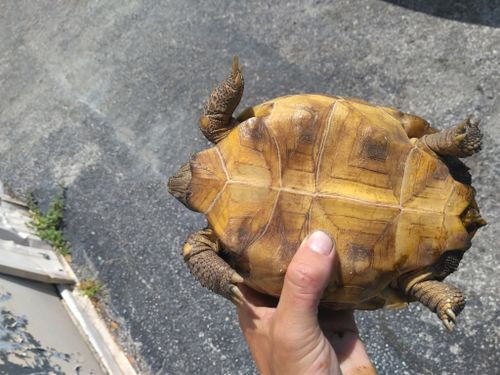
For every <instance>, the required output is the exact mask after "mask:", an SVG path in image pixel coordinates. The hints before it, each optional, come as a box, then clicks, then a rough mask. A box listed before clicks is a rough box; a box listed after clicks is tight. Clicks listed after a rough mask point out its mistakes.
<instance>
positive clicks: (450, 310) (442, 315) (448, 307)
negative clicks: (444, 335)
mask: <svg viewBox="0 0 500 375" xmlns="http://www.w3.org/2000/svg"><path fill="white" fill-rule="evenodd" d="M445 285H446V284H445ZM454 289H455V290H453V291H452V292H451V293H449V294H447V295H446V297H445V298H444V299H442V300H441V301H440V302H439V303H438V306H437V307H436V314H437V315H438V317H439V319H441V321H442V322H443V325H444V326H445V327H446V329H447V330H448V331H450V332H451V331H452V330H453V327H454V326H455V324H456V322H457V315H458V314H459V313H460V312H461V311H462V310H463V308H464V306H465V298H464V296H463V295H462V293H461V292H460V291H459V290H458V289H456V288H454Z"/></svg>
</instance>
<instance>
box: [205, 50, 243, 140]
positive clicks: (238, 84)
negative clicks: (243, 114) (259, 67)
mask: <svg viewBox="0 0 500 375" xmlns="http://www.w3.org/2000/svg"><path fill="white" fill-rule="evenodd" d="M242 95H243V76H242V75H241V70H240V67H239V66H238V58H237V57H236V56H235V57H234V58H233V67H232V71H231V74H229V76H228V77H227V78H226V79H225V80H224V81H223V82H222V83H221V84H220V85H218V86H217V87H216V88H215V89H214V90H213V91H212V93H211V94H210V99H208V103H207V104H206V105H205V107H204V110H203V116H202V117H201V118H200V129H201V131H202V133H203V135H205V137H207V139H208V140H209V141H211V142H213V143H217V142H219V141H220V140H221V139H223V138H224V137H225V136H226V135H227V134H228V133H229V132H230V131H231V129H232V128H234V127H235V126H236V125H238V121H236V119H234V118H233V112H234V110H235V109H236V107H237V106H238V104H239V103H240V100H241V96H242Z"/></svg>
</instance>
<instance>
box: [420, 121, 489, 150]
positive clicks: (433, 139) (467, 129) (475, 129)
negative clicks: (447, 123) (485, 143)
mask: <svg viewBox="0 0 500 375" xmlns="http://www.w3.org/2000/svg"><path fill="white" fill-rule="evenodd" d="M482 138H483V135H482V134H481V130H480V128H479V121H473V120H472V119H471V117H470V116H469V117H467V118H466V119H465V120H464V121H463V122H461V123H460V124H458V125H457V126H455V127H453V128H450V129H447V130H444V131H441V132H438V133H434V134H427V135H425V136H424V137H423V140H424V142H425V144H426V145H427V146H428V147H429V148H430V149H431V150H433V151H434V152H435V153H436V154H438V155H441V156H445V155H450V156H456V157H459V158H463V157H467V156H471V155H473V154H475V153H476V152H478V151H480V150H481V141H482Z"/></svg>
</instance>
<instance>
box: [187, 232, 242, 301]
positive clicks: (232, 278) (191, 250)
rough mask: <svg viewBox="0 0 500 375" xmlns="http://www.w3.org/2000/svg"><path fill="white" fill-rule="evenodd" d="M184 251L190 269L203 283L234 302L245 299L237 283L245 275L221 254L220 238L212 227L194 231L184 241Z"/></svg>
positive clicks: (240, 281)
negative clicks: (238, 271)
mask: <svg viewBox="0 0 500 375" xmlns="http://www.w3.org/2000/svg"><path fill="white" fill-rule="evenodd" d="M182 252H183V255H184V260H185V261H186V263H187V265H188V267H189V270H190V271H191V273H192V274H193V275H194V276H195V277H196V278H197V279H198V281H199V282H200V283H201V285H203V286H204V287H206V288H208V289H210V290H212V291H214V292H215V293H217V294H220V295H221V296H223V297H225V298H227V299H229V300H230V301H232V302H233V303H234V304H242V303H243V302H244V301H245V298H244V297H243V294H242V293H241V291H240V289H239V288H238V286H237V285H236V284H239V283H242V282H243V281H244V280H243V277H241V276H240V275H239V274H238V273H237V272H236V271H235V270H233V269H232V268H231V267H230V266H229V264H227V263H226V262H225V261H224V260H223V259H222V258H221V257H220V256H219V253H220V244H219V240H218V239H217V238H216V236H215V234H214V233H213V231H212V229H204V230H200V231H198V232H194V233H192V234H191V235H190V236H189V237H188V239H187V240H186V242H185V243H184V247H183V249H182Z"/></svg>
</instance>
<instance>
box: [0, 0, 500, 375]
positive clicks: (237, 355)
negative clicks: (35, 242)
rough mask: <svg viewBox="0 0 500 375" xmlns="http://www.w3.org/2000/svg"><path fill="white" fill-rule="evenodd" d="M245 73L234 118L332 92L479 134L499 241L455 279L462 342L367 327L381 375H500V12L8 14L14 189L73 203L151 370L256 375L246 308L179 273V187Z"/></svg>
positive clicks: (123, 330)
mask: <svg viewBox="0 0 500 375" xmlns="http://www.w3.org/2000/svg"><path fill="white" fill-rule="evenodd" d="M394 3H401V5H402V6H398V5H395V4H394ZM428 3H430V2H428ZM436 3H437V2H436ZM233 54H237V55H239V56H240V59H241V61H242V63H243V65H244V75H245V78H246V90H245V94H244V98H243V102H242V106H241V107H240V108H243V107H245V106H246V105H250V104H255V103H258V102H261V101H263V100H266V99H269V98H272V97H275V96H279V95H284V94H291V93H297V92H320V93H322V92H323V93H331V94H338V95H343V96H354V97H360V98H363V99H366V100H369V101H373V102H376V103H380V104H384V105H388V106H394V107H398V108H400V109H402V110H403V111H407V112H413V113H416V114H419V115H421V116H423V117H425V118H427V119H428V120H429V121H431V123H432V124H433V125H434V126H436V127H438V128H443V127H446V126H449V125H451V124H454V123H456V122H458V121H461V120H462V119H463V118H464V117H465V116H466V115H467V114H469V113H470V114H473V115H475V116H476V117H479V118H481V119H482V123H483V124H484V127H483V129H484V133H485V137H484V150H483V151H482V152H481V153H480V154H479V155H476V156H474V157H471V158H469V159H468V160H467V164H468V165H469V166H470V167H471V168H472V174H473V179H474V181H475V182H474V185H475V186H476V188H477V191H478V202H479V206H480V207H481V209H482V212H483V216H484V217H485V218H486V220H487V221H488V222H489V223H490V224H489V225H488V226H487V227H485V228H483V229H481V230H480V231H479V233H478V235H477V236H476V238H475V240H474V243H473V247H472V248H471V250H470V251H469V252H468V253H467V254H466V256H465V257H464V260H463V262H462V265H461V267H460V269H459V271H458V272H457V273H456V274H454V275H452V276H451V277H450V278H449V280H451V281H453V282H454V283H455V284H456V285H457V286H459V287H460V288H461V289H462V290H464V291H465V293H466V294H467V296H468V305H467V307H466V309H465V310H464V312H463V313H462V314H461V315H460V317H459V326H458V328H457V329H456V331H455V332H453V333H451V334H448V333H446V332H445V331H444V330H443V328H442V327H441V324H440V323H439V322H438V320H437V319H436V318H435V316H434V315H433V314H431V313H430V312H429V311H427V310H425V309H424V308H421V307H420V306H417V305H415V306H411V307H410V308H409V309H405V310H399V311H377V312H361V313H358V314H357V319H358V323H359V326H360V330H361V333H362V336H363V338H364V340H365V343H366V345H367V348H368V350H369V352H370V355H371V357H372V359H373V361H374V363H375V364H376V366H377V368H378V370H379V372H380V373H381V374H438V373H439V374H498V373H500V364H499V354H498V353H499V352H500V328H499V327H500V312H499V308H498V303H499V302H500V276H499V275H500V273H499V262H500V248H499V240H498V236H499V234H500V224H499V212H500V211H499V208H500V207H499V206H500V193H499V186H500V167H499V163H498V155H499V152H500V141H499V139H500V96H499V95H498V93H499V91H500V2H499V1H486V0H483V1H454V2H453V1H443V2H439V4H435V5H432V4H430V5H429V4H427V3H426V2H423V1H391V2H385V1H378V0H363V1H347V0H341V1H335V2H333V1H300V2H299V1H291V2H257V1H248V2H237V1H204V2H197V1H162V2H160V1H143V2H140V1H118V0H110V1H107V2H80V1H76V0H73V1H66V2H57V3H56V2H52V1H37V2H27V1H11V2H8V1H6V2H4V3H3V4H2V12H1V13H0V179H1V180H2V181H3V182H4V184H5V185H6V186H8V187H10V189H12V190H13V191H14V192H16V193H18V194H21V193H23V192H25V191H26V190H28V189H31V190H33V191H34V192H35V194H36V196H37V197H38V198H39V200H40V201H41V203H42V204H47V202H48V200H49V198H50V197H51V196H52V195H53V194H54V192H55V191H56V187H57V183H58V182H61V181H62V182H64V183H65V184H66V186H67V210H66V217H65V221H66V229H65V234H66V236H67V237H68V239H69V240H70V241H71V244H72V247H73V258H74V264H75V267H76V268H77V270H78V273H79V274H80V275H83V276H89V275H91V276H96V277H97V278H98V279H99V280H101V281H102V282H104V283H105V285H106V291H107V297H106V307H107V309H106V310H107V312H108V314H109V316H110V317H111V318H112V319H114V320H116V321H117V322H119V323H120V325H121V326H120V329H119V330H118V332H119V336H120V340H121V341H122V342H123V344H124V346H125V348H126V350H127V351H128V352H129V353H130V355H131V356H133V357H134V358H135V361H136V364H137V365H138V367H139V368H140V369H141V370H142V371H143V372H144V373H151V374H188V373H189V374H255V373H256V370H255V368H254V366H253V363H252V360H251V357H250V355H249V353H248V351H247V349H246V344H245V343H244V341H243V339H242V337H241V334H240V332H239V329H238V325H237V320H236V316H235V313H234V309H233V307H232V306H231V305H230V304H229V303H228V302H226V301H224V300H222V299H221V298H219V297H218V296H215V295H212V294H210V293H208V292H207V291H206V290H204V289H202V288H201V287H200V286H199V285H198V283H196V282H195V281H194V280H193V279H192V277H191V276H190V275H189V272H188V271H187V269H186V267H185V266H184V264H183V261H182V259H181V256H180V248H181V244H182V242H183V241H184V239H185V237H186V236H187V235H188V234H189V233H190V232H192V231H194V230H196V229H199V228H201V227H202V226H203V225H204V220H203V218H202V217H201V216H199V215H196V214H194V213H191V212H188V211H187V210H186V209H185V208H184V207H183V206H181V205H180V204H179V203H178V202H177V201H175V200H174V199H173V198H171V197H169V196H168V195H167V193H166V187H165V183H166V180H167V178H168V176H170V175H171V174H172V173H173V172H174V171H175V170H176V169H177V168H178V166H179V165H180V164H181V163H183V162H184V161H185V160H187V158H188V157H189V155H190V154H192V153H193V152H196V151H198V150H200V149H203V148H205V147H207V146H208V143H207V141H206V140H205V139H204V138H203V137H202V135H201V133H200V132H199V131H198V129H197V120H198V116H199V115H200V111H201V108H202V105H203V103H204V102H205V100H206V99H207V98H208V95H209V92H210V89H211V88H212V87H213V86H214V85H215V84H216V83H217V82H218V81H219V80H221V79H222V78H223V77H224V76H225V75H226V74H227V72H228V71H229V68H230V62H231V57H232V55H233Z"/></svg>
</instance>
